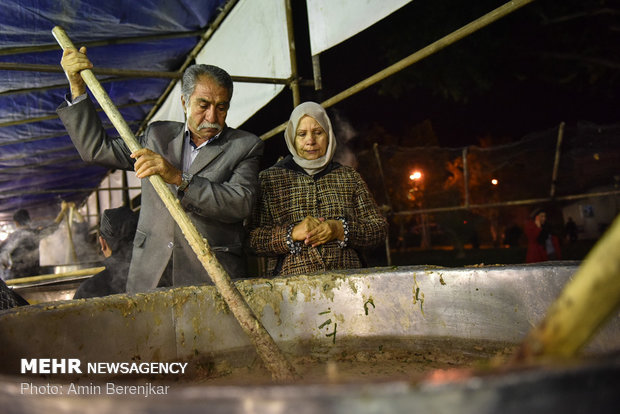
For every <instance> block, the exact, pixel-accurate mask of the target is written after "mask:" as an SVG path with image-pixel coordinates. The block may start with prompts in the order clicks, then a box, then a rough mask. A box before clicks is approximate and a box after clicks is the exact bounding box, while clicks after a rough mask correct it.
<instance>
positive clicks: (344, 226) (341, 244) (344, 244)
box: [336, 217, 349, 249]
mask: <svg viewBox="0 0 620 414" xmlns="http://www.w3.org/2000/svg"><path fill="white" fill-rule="evenodd" d="M336 220H340V221H341V222H342V230H343V233H344V240H336V243H338V247H340V248H341V249H344V248H345V247H347V245H348V244H349V223H348V222H347V219H346V218H344V217H336Z"/></svg>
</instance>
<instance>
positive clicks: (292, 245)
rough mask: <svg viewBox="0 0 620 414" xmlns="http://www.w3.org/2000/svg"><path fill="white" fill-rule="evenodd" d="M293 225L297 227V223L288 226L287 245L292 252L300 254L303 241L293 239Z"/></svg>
mask: <svg viewBox="0 0 620 414" xmlns="http://www.w3.org/2000/svg"><path fill="white" fill-rule="evenodd" d="M293 227H295V223H291V224H289V225H288V227H287V228H286V245H287V247H288V251H289V252H290V253H291V254H299V253H301V247H302V243H301V242H300V241H297V242H296V241H294V240H293Z"/></svg>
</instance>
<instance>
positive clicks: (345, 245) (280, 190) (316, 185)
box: [250, 102, 387, 276]
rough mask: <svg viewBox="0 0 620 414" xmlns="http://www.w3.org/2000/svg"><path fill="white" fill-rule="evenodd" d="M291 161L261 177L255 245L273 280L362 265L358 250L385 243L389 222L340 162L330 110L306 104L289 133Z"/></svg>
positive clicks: (296, 111)
mask: <svg viewBox="0 0 620 414" xmlns="http://www.w3.org/2000/svg"><path fill="white" fill-rule="evenodd" d="M284 137H285V139H286V145H287V147H288V149H289V151H290V153H291V154H290V155H288V156H286V157H285V158H284V159H283V160H281V161H279V162H278V163H276V164H275V165H274V166H273V167H271V168H268V169H267V170H265V171H262V172H261V173H260V175H259V179H260V193H259V199H258V202H257V204H256V207H255V209H254V213H253V217H252V226H251V229H250V246H251V247H252V249H253V250H254V251H255V252H256V253H257V254H259V255H263V256H267V257H268V263H267V271H268V273H269V274H271V275H274V276H275V275H293V274H303V273H312V272H317V271H326V270H332V269H347V268H359V267H361V266H362V262H361V260H360V257H359V255H358V253H357V251H356V249H361V248H367V247H372V246H376V245H378V244H380V243H381V242H383V241H384V239H385V236H386V233H387V221H386V220H385V218H384V217H383V216H382V215H381V213H380V211H379V208H378V207H377V204H376V203H375V201H374V200H373V198H372V195H371V194H370V192H369V191H368V187H367V186H366V183H365V182H364V180H362V177H361V176H360V175H359V174H358V173H357V172H356V171H355V170H354V169H353V168H350V167H346V166H343V165H340V164H339V163H337V162H335V161H332V158H333V156H334V152H335V150H336V138H335V136H334V132H333V130H332V125H331V122H330V120H329V118H328V117H327V113H326V112H325V110H324V109H323V108H322V107H321V106H320V105H319V104H317V103H314V102H304V103H302V104H301V105H299V106H297V107H296V108H295V109H294V110H293V112H292V113H291V117H290V120H289V123H288V125H287V127H286V131H285V132H284Z"/></svg>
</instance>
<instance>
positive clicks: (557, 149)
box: [549, 122, 566, 198]
mask: <svg viewBox="0 0 620 414" xmlns="http://www.w3.org/2000/svg"><path fill="white" fill-rule="evenodd" d="M565 125H566V124H565V123H564V122H561V123H560V126H559V127H558V141H557V142H556V144H555V160H554V161H553V173H552V175H551V189H550V190H549V197H551V198H554V197H555V189H556V184H557V181H558V170H559V168H560V148H561V147H562V140H563V139H564V126H565Z"/></svg>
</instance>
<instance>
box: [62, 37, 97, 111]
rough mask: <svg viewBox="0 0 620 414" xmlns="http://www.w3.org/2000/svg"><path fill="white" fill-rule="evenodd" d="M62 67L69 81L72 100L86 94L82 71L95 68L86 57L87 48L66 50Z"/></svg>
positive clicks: (63, 53)
mask: <svg viewBox="0 0 620 414" xmlns="http://www.w3.org/2000/svg"><path fill="white" fill-rule="evenodd" d="M60 65H61V66H62V69H63V70H64V71H65V75H66V76H67V79H68V80H69V86H70V87H71V97H72V99H75V98H77V97H78V96H80V95H83V94H85V93H86V85H85V84H84V80H83V79H82V76H80V71H82V70H84V69H92V67H93V64H92V63H91V62H90V60H88V58H87V57H86V47H84V46H82V47H81V48H80V50H79V51H77V50H75V49H65V50H64V51H63V52H62V59H61V60H60Z"/></svg>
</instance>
